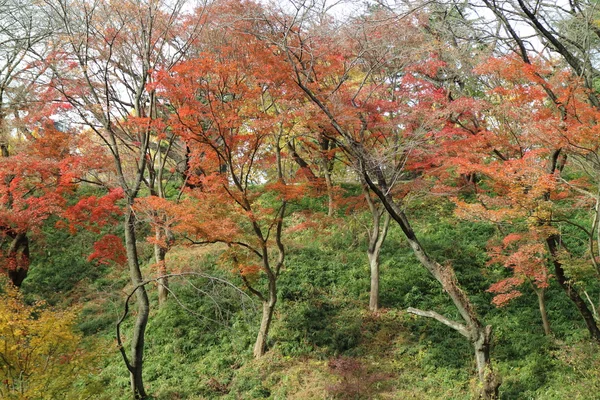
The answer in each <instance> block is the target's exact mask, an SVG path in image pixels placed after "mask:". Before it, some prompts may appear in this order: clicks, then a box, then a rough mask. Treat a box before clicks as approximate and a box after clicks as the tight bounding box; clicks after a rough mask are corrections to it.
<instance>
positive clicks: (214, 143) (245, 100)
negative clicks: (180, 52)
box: [158, 29, 301, 357]
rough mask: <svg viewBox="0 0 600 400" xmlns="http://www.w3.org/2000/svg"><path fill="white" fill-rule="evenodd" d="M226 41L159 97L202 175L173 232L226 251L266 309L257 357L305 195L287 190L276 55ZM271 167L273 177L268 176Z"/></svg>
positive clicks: (184, 66) (169, 77)
mask: <svg viewBox="0 0 600 400" xmlns="http://www.w3.org/2000/svg"><path fill="white" fill-rule="evenodd" d="M228 33H229V32H228V31H227V30H226V29H223V33H221V35H224V36H223V37H221V40H223V41H224V43H220V47H219V48H218V52H203V53H200V54H199V57H198V58H197V59H195V60H190V61H187V62H183V63H180V64H178V65H177V66H176V67H174V68H173V69H172V71H171V72H170V73H168V74H167V73H163V74H161V75H160V77H159V78H158V79H159V87H160V90H161V95H163V96H165V97H166V98H167V99H168V100H169V102H170V104H171V105H172V107H173V116H172V118H171V121H170V125H171V126H172V127H173V129H174V130H175V131H176V132H177V134H178V135H179V136H180V137H181V138H182V139H183V140H184V141H185V142H186V145H187V147H188V148H189V149H190V161H189V165H190V167H191V169H192V170H193V171H195V172H196V173H194V175H188V176H187V179H188V180H190V181H191V183H192V184H193V186H194V187H195V189H192V190H189V191H188V192H187V195H188V198H187V199H186V200H185V201H183V202H182V204H181V207H182V209H183V210H184V211H183V212H181V211H180V215H182V217H180V219H181V222H179V223H178V224H177V226H176V228H174V229H176V230H177V231H180V232H184V233H185V234H186V235H188V237H189V238H190V240H192V242H193V243H195V244H203V243H215V242H222V243H226V244H227V245H228V246H229V250H228V251H227V252H226V254H227V256H226V258H227V259H228V260H229V262H230V263H231V265H233V268H234V270H236V271H237V272H238V273H239V274H240V276H241V278H242V280H243V281H244V284H245V286H246V287H247V288H248V290H249V291H250V292H251V293H252V294H253V295H255V296H256V297H257V298H258V299H260V301H261V303H262V306H263V310H262V319H261V325H260V328H259V333H258V336H257V340H256V343H255V346H254V355H255V357H260V356H262V355H263V354H264V352H265V351H266V345H267V337H268V332H269V329H270V325H271V321H272V317H273V312H274V310H275V305H276V303H277V278H278V276H279V274H280V272H281V269H282V267H283V264H284V261H285V246H284V244H283V221H284V217H285V215H286V206H287V203H288V201H289V200H290V199H292V198H293V197H294V196H295V195H297V193H301V188H300V190H299V189H298V188H294V187H290V186H289V185H288V184H287V183H286V182H285V180H284V176H283V171H282V164H281V154H282V147H283V143H284V142H283V141H282V139H283V138H282V136H283V135H284V134H285V132H286V125H285V119H284V118H285V117H286V114H285V112H281V113H280V112H279V111H280V110H279V109H278V102H280V101H285V98H286V96H287V94H286V93H285V91H284V90H283V89H281V81H280V79H281V78H280V77H278V74H277V71H276V69H275V68H276V67H275V66H273V65H270V64H269V62H270V61H271V62H273V56H272V52H271V51H270V50H269V49H264V48H263V47H262V44H261V43H257V41H256V40H255V39H254V38H253V37H252V36H244V35H240V37H237V38H232V37H231V36H229V35H228V36H225V35H227V34H228ZM265 69H269V72H270V73H269V74H266V73H265ZM273 161H275V165H276V172H275V175H270V174H265V172H264V171H265V167H267V166H268V165H269V164H271V163H272V162H273ZM273 196H274V197H273ZM184 215H185V216H184ZM273 253H274V254H273ZM259 272H262V273H263V274H264V276H265V277H266V281H267V282H266V288H265V289H261V288H260V286H257V285H258V282H256V277H257V274H258V273H259Z"/></svg>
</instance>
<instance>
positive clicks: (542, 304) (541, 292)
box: [535, 288, 552, 336]
mask: <svg viewBox="0 0 600 400" xmlns="http://www.w3.org/2000/svg"><path fill="white" fill-rule="evenodd" d="M535 294H536V296H537V298H538V305H539V308H540V315H541V317H542V326H543V327H544V334H545V335H546V336H550V335H551V334H552V330H551V329H550V320H549V319H548V312H547V311H546V299H545V294H546V290H545V289H544V288H539V289H535Z"/></svg>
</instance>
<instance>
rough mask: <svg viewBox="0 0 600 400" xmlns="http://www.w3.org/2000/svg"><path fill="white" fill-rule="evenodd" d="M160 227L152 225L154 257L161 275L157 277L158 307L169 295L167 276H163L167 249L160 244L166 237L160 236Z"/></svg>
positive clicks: (165, 272)
mask: <svg viewBox="0 0 600 400" xmlns="http://www.w3.org/2000/svg"><path fill="white" fill-rule="evenodd" d="M161 229H162V228H161V227H160V226H155V227H154V237H155V239H156V243H154V258H155V260H156V265H157V267H158V274H159V275H160V276H161V277H160V278H158V306H159V307H162V306H164V305H165V304H166V302H167V298H168V297H169V278H167V277H166V276H165V275H166V274H167V264H166V261H165V256H166V254H167V251H166V249H165V248H164V247H163V246H162V245H161V243H162V240H163V239H164V240H166V238H163V237H162V233H161Z"/></svg>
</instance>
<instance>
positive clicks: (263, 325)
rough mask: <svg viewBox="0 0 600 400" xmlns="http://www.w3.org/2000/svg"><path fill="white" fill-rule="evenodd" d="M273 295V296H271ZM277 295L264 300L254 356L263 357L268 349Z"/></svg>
mask: <svg viewBox="0 0 600 400" xmlns="http://www.w3.org/2000/svg"><path fill="white" fill-rule="evenodd" d="M270 297H271V296H270ZM276 302H277V298H276V297H271V298H270V299H269V300H268V301H263V303H262V305H263V307H262V318H261V321H260V329H259V331H258V336H257V338H256V343H255V344H254V358H260V357H262V356H263V355H264V354H265V353H266V350H267V338H268V336H269V328H270V327H271V321H272V320H273V311H275V303H276Z"/></svg>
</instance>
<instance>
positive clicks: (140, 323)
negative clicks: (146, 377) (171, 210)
mask: <svg viewBox="0 0 600 400" xmlns="http://www.w3.org/2000/svg"><path fill="white" fill-rule="evenodd" d="M132 202H133V201H130V204H131V203H132ZM124 228H125V248H126V249H127V262H128V265H129V275H130V278H131V283H132V284H133V285H134V286H138V285H140V284H141V283H142V281H143V277H142V272H141V270H140V264H139V260H138V253H137V247H136V243H137V241H136V233H135V216H134V214H133V212H132V210H131V206H130V207H128V209H127V211H126V213H125V221H124ZM136 300H137V316H136V320H135V325H134V328H133V337H132V339H131V357H130V371H129V372H130V380H131V390H132V391H133V397H134V399H136V400H138V399H146V398H147V395H146V391H145V389H144V381H143V379H142V368H143V361H144V336H145V333H146V325H147V324H148V315H149V313H150V303H149V301H148V294H147V293H146V288H145V287H144V286H140V287H138V289H137V290H136Z"/></svg>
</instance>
